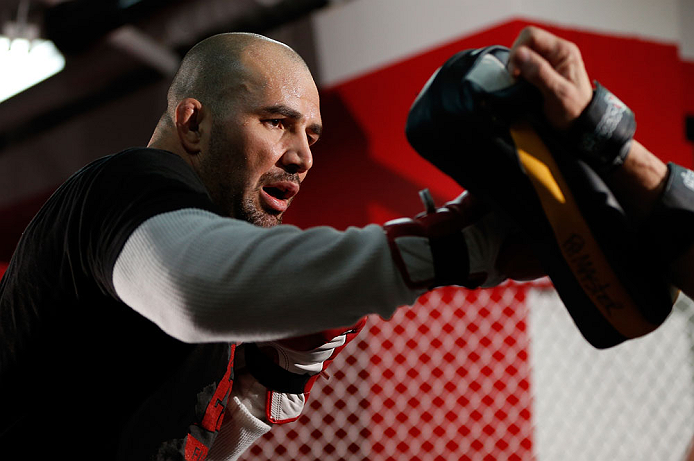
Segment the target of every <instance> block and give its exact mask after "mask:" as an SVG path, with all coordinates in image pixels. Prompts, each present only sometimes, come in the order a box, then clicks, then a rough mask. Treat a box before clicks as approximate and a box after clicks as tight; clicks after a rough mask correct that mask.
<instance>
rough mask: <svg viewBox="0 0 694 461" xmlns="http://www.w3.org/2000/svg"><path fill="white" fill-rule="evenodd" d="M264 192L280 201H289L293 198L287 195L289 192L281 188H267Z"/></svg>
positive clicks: (264, 188)
mask: <svg viewBox="0 0 694 461" xmlns="http://www.w3.org/2000/svg"><path fill="white" fill-rule="evenodd" d="M263 190H264V191H265V193H266V194H267V195H269V196H270V197H274V198H276V199H278V200H288V199H289V198H291V196H290V195H289V194H288V193H287V190H285V189H281V188H279V187H274V186H265V187H263Z"/></svg>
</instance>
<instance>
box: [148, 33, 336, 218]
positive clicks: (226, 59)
mask: <svg viewBox="0 0 694 461" xmlns="http://www.w3.org/2000/svg"><path fill="white" fill-rule="evenodd" d="M321 129H322V121H321V116H320V96H319V93H318V88H317V87H316V84H315V82H314V80H313V77H312V76H311V72H310V71H309V69H308V66H307V65H306V63H305V62H304V60H303V59H301V57H300V56H299V55H298V54H297V53H296V52H295V51H294V50H292V49H291V48H290V47H288V46H287V45H284V44H283V43H280V42H277V41H275V40H271V39H269V38H267V37H263V36H262V35H256V34H250V33H228V34H219V35H214V36H212V37H210V38H208V39H205V40H203V41H202V42H200V43H198V44H197V45H195V46H194V47H193V48H191V50H190V51H189V52H188V53H187V54H186V56H185V57H184V58H183V61H182V62H181V66H180V68H179V70H178V72H177V73H176V75H175V76H174V79H173V81H172V83H171V86H170V87H169V91H168V94H167V109H166V112H165V113H164V115H163V116H162V117H161V119H160V120H159V123H158V124H157V127H156V129H155V131H154V134H153V135H152V139H151V140H150V143H149V144H148V146H149V147H153V148H158V149H163V150H168V151H170V152H173V153H176V154H177V155H179V156H181V158H183V159H184V160H185V161H186V162H187V163H188V164H189V165H190V166H191V167H192V168H193V170H194V171H195V172H196V173H197V175H198V177H200V179H201V180H202V182H203V183H204V184H205V187H206V189H207V191H208V193H209V195H210V198H211V199H212V201H213V202H214V203H215V205H217V207H218V209H219V210H220V212H221V213H223V214H225V215H227V216H229V217H233V218H237V219H242V220H245V221H248V222H251V223H253V224H256V225H259V226H265V227H268V226H273V225H276V224H279V223H281V222H282V216H283V214H284V212H285V210H286V209H287V208H288V207H289V204H290V203H291V201H292V200H293V198H294V196H295V195H296V193H298V191H299V187H300V184H301V182H302V181H303V179H304V177H305V176H306V173H307V172H308V170H309V169H310V168H311V165H312V164H313V156H312V153H311V147H310V146H311V145H313V143H315V142H316V141H317V140H318V138H319V137H320V134H321Z"/></svg>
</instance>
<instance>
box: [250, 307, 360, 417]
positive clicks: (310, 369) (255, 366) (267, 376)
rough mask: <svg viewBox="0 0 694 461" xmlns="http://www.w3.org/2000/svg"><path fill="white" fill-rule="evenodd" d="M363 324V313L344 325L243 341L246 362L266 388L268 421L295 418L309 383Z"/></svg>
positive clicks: (300, 410)
mask: <svg viewBox="0 0 694 461" xmlns="http://www.w3.org/2000/svg"><path fill="white" fill-rule="evenodd" d="M365 324H366V317H364V318H362V319H361V320H360V321H359V322H358V323H357V324H356V325H354V326H352V327H348V328H338V329H333V330H325V331H322V332H320V333H314V334H309V335H305V336H300V337H296V338H288V339H283V340H279V341H271V342H264V343H250V344H246V345H245V354H246V366H247V367H248V370H249V372H250V373H251V375H252V376H253V377H254V378H255V379H256V380H257V381H258V382H259V383H260V384H262V385H263V386H265V387H266V388H267V389H268V391H267V398H266V404H265V414H266V416H267V419H268V421H270V422H271V423H274V424H284V423H288V422H291V421H295V420H296V419H298V418H299V416H301V412H302V410H303V408H304V406H305V405H306V402H307V401H308V397H309V394H310V392H311V388H312V387H313V384H314V383H315V382H316V380H317V379H318V376H320V375H321V373H322V372H323V371H325V369H326V368H328V366H329V365H330V364H331V363H332V361H333V360H334V359H335V357H337V354H339V353H340V352H341V351H342V349H344V348H345V346H346V345H347V344H348V343H349V342H350V341H352V339H354V338H355V337H356V336H357V335H358V334H359V332H360V331H361V330H362V329H363V328H364V325H365Z"/></svg>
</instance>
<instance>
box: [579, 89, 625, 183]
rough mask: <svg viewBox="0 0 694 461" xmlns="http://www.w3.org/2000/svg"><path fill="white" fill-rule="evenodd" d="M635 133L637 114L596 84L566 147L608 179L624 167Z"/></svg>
mask: <svg viewBox="0 0 694 461" xmlns="http://www.w3.org/2000/svg"><path fill="white" fill-rule="evenodd" d="M635 131H636V121H635V120H634V113H633V112H632V111H631V110H630V109H629V108H628V107H627V106H626V105H625V104H624V103H623V102H622V101H620V100H619V99H618V98H617V97H616V96H615V95H613V94H612V93H610V92H609V91H608V90H607V89H606V88H605V87H603V86H602V85H600V84H599V83H598V82H595V90H594V92H593V98H592V99H591V101H590V103H589V104H588V106H586V108H585V109H584V110H583V112H582V113H581V115H580V116H579V117H578V118H577V119H576V120H574V122H573V124H572V125H571V128H570V129H569V132H568V136H567V140H568V142H567V147H569V148H570V149H572V150H573V151H574V152H575V153H576V154H577V155H578V157H579V158H581V159H583V160H585V162H586V163H588V164H589V165H590V166H591V167H592V168H593V169H594V170H595V171H597V172H598V173H599V174H601V175H605V174H607V173H609V172H611V171H612V170H613V169H615V168H617V167H619V166H620V165H622V164H623V163H624V160H625V159H626V157H627V155H628V154H629V148H630V147H631V140H632V138H633V136H634V132H635Z"/></svg>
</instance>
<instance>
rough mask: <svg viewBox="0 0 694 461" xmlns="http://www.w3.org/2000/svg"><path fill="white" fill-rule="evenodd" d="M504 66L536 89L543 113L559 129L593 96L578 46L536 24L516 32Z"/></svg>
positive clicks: (573, 118) (575, 115)
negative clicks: (542, 98) (542, 104)
mask: <svg viewBox="0 0 694 461" xmlns="http://www.w3.org/2000/svg"><path fill="white" fill-rule="evenodd" d="M508 70H509V72H510V73H511V75H513V76H514V77H522V78H524V79H525V80H527V81H528V82H530V83H531V84H533V85H535V86H536V87H537V88H538V89H539V90H540V92H541V93H542V95H543V97H544V110H545V115H546V116H547V119H548V120H549V123H551V124H552V125H553V126H554V127H555V128H557V129H560V130H561V129H566V128H568V127H569V125H570V124H571V122H572V121H573V120H575V119H576V118H577V117H578V116H579V115H580V114H581V112H582V111H583V109H585V107H586V106H587V105H588V103H589V102H590V100H591V98H592V97H593V87H592V85H591V83H590V79H589V78H588V73H587V72H586V68H585V66H584V64H583V58H582V57H581V51H580V50H579V49H578V47H577V46H576V45H575V44H574V43H572V42H569V41H567V40H564V39H562V38H559V37H557V36H556V35H554V34H551V33H549V32H547V31H546V30H542V29H538V28H537V27H532V26H530V27H526V28H525V29H523V30H522V31H521V33H520V34H519V35H518V38H517V39H516V41H515V42H514V44H513V46H512V47H511V54H510V56H509V63H508Z"/></svg>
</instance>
